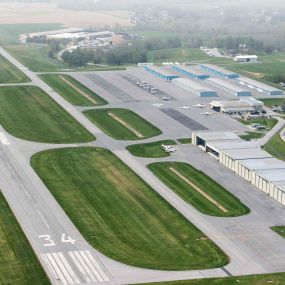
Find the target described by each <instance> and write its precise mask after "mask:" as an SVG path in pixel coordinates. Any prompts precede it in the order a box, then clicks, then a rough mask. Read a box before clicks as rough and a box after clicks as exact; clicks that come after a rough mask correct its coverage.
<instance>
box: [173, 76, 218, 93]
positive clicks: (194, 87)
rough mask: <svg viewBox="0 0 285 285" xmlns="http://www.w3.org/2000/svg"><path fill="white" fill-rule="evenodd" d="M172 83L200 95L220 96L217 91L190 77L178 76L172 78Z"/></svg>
mask: <svg viewBox="0 0 285 285" xmlns="http://www.w3.org/2000/svg"><path fill="white" fill-rule="evenodd" d="M172 83H173V84H174V85H176V86H178V87H180V88H183V89H184V90H186V91H188V92H190V93H193V94H194V95H197V96H200V97H217V96H218V94H217V92H216V91H213V90H211V89H210V88H207V87H204V86H202V85H201V84H199V83H198V82H196V81H192V80H190V79H188V78H176V79H173V80H172Z"/></svg>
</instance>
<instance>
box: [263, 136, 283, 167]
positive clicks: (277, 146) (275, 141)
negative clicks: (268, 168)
mask: <svg viewBox="0 0 285 285" xmlns="http://www.w3.org/2000/svg"><path fill="white" fill-rule="evenodd" d="M264 149H265V150H266V151H267V152H269V153H270V154H272V155H273V156H274V157H276V158H278V159H281V160H284V161H285V142H284V141H283V140H282V139H281V137H280V132H278V133H277V134H275V135H274V136H273V137H272V139H271V140H269V142H267V143H266V144H265V145H264Z"/></svg>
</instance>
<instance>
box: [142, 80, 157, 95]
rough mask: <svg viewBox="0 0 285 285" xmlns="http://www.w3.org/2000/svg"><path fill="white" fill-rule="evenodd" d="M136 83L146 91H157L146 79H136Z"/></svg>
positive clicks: (154, 92) (153, 92)
mask: <svg viewBox="0 0 285 285" xmlns="http://www.w3.org/2000/svg"><path fill="white" fill-rule="evenodd" d="M137 85H138V86H139V87H141V88H143V89H145V90H146V91H148V92H150V93H151V94H156V93H157V92H158V90H157V89H156V88H154V87H153V86H152V85H150V84H149V83H147V82H146V81H138V82H137Z"/></svg>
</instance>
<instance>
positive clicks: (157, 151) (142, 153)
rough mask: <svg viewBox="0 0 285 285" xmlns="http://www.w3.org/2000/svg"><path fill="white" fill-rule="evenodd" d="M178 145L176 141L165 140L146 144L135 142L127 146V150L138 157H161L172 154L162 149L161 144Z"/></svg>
mask: <svg viewBox="0 0 285 285" xmlns="http://www.w3.org/2000/svg"><path fill="white" fill-rule="evenodd" d="M162 144H164V145H176V143H175V141H172V140H164V141H158V142H151V143H145V144H133V145H129V146H127V150H128V151H129V152H130V153H131V154H132V155H135V156H138V157H148V158H159V157H167V156H170V153H167V152H166V151H165V150H163V149H162V147H161V145H162Z"/></svg>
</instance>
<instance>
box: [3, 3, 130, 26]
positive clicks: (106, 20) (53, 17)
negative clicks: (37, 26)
mask: <svg viewBox="0 0 285 285" xmlns="http://www.w3.org/2000/svg"><path fill="white" fill-rule="evenodd" d="M17 23H59V24H63V25H64V26H66V27H76V28H88V27H96V28H104V26H106V25H108V26H110V27H114V26H116V25H117V24H118V25H121V26H130V23H129V21H128V12H127V11H119V12H118V11H114V12H113V14H112V11H111V12H104V11H102V12H101V11H100V12H96V11H94V12H93V11H72V10H65V9H60V8H57V6H56V5H55V4H44V3H42V4H40V3H36V4H31V3H1V4H0V24H17Z"/></svg>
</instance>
